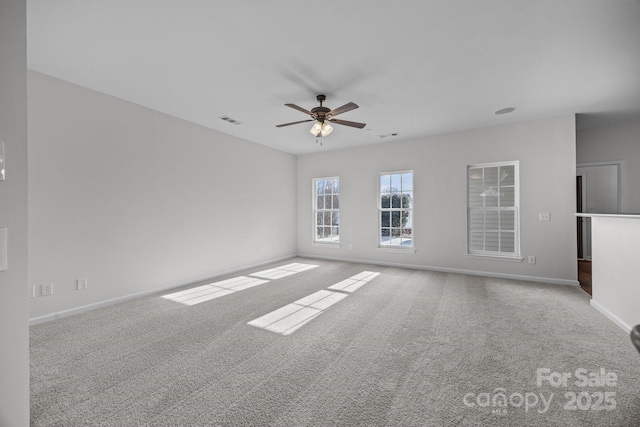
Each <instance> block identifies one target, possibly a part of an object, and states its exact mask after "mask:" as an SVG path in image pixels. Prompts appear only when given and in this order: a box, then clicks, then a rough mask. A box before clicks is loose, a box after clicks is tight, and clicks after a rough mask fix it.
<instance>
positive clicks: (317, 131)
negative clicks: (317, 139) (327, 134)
mask: <svg viewBox="0 0 640 427" xmlns="http://www.w3.org/2000/svg"><path fill="white" fill-rule="evenodd" d="M321 131H322V124H321V123H320V122H315V123H314V124H313V126H311V129H310V130H309V132H310V133H311V135H313V136H318V135H319V134H320V132H321ZM323 136H324V135H323Z"/></svg>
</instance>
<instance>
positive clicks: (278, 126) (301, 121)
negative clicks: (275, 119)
mask: <svg viewBox="0 0 640 427" xmlns="http://www.w3.org/2000/svg"><path fill="white" fill-rule="evenodd" d="M313 120H314V119H307V120H300V121H299V122H291V123H283V124H281V125H276V127H277V128H281V127H285V126H291V125H297V124H298V123H305V122H312V121H313Z"/></svg>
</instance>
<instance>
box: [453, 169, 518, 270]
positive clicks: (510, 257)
mask: <svg viewBox="0 0 640 427" xmlns="http://www.w3.org/2000/svg"><path fill="white" fill-rule="evenodd" d="M501 166H513V170H514V175H515V176H514V183H513V188H514V206H500V195H501V192H500V191H499V188H500V185H499V184H498V187H497V188H498V203H497V205H498V206H490V207H487V206H483V207H482V208H481V209H483V210H484V211H485V212H486V211H497V212H498V218H499V219H498V222H499V223H500V212H501V211H502V212H504V211H513V212H514V221H513V222H514V225H513V227H514V230H513V234H514V243H513V244H514V251H513V252H501V251H499V250H498V251H487V250H477V249H475V250H472V249H471V211H472V209H480V208H477V207H474V208H472V207H471V206H470V204H469V201H470V200H469V199H470V174H469V170H470V169H477V168H482V170H483V180H484V170H485V169H486V168H494V167H501ZM465 172H466V186H467V201H466V205H467V255H468V256H470V257H479V258H493V259H501V260H506V261H517V262H520V261H522V257H521V255H520V162H519V161H518V160H513V161H506V162H492V163H477V164H473V165H468V166H467V168H466V171H465ZM483 185H484V183H483ZM505 187H506V186H505ZM485 221H486V220H485ZM482 231H483V232H485V233H486V232H487V228H486V222H485V225H484V227H483V228H482ZM492 231H498V232H502V227H501V225H498V230H492Z"/></svg>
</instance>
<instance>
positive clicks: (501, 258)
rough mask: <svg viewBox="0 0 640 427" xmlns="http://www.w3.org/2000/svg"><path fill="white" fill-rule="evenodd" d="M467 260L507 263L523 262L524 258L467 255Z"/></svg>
mask: <svg viewBox="0 0 640 427" xmlns="http://www.w3.org/2000/svg"><path fill="white" fill-rule="evenodd" d="M465 255H466V256H467V258H471V259H483V260H487V261H506V262H522V261H524V258H521V257H519V256H500V255H479V254H465Z"/></svg>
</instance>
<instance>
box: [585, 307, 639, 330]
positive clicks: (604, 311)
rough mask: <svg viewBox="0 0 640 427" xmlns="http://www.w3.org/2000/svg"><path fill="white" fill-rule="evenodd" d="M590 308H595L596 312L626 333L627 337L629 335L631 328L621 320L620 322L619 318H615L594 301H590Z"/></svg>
mask: <svg viewBox="0 0 640 427" xmlns="http://www.w3.org/2000/svg"><path fill="white" fill-rule="evenodd" d="M591 306H592V307H593V308H595V309H596V310H598V311H599V312H600V313H602V314H603V315H604V316H605V317H606V318H607V319H609V320H611V321H612V322H613V323H615V324H616V325H618V326H619V327H621V328H622V330H623V331H625V332H626V333H627V335H628V334H630V333H631V329H632V327H631V326H629V325H627V324H626V323H624V322H623V321H622V320H620V318H619V317H617V316H616V315H615V314H613V313H611V312H610V311H609V310H607V309H606V308H604V307H603V306H602V305H600V304H598V303H597V302H596V300H594V299H591Z"/></svg>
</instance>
